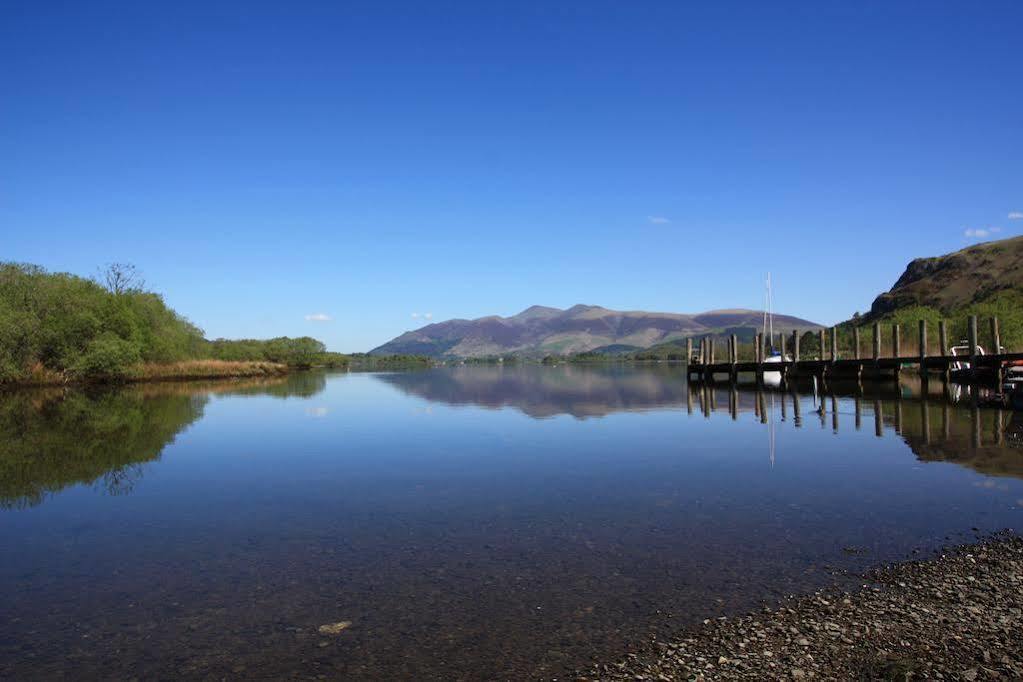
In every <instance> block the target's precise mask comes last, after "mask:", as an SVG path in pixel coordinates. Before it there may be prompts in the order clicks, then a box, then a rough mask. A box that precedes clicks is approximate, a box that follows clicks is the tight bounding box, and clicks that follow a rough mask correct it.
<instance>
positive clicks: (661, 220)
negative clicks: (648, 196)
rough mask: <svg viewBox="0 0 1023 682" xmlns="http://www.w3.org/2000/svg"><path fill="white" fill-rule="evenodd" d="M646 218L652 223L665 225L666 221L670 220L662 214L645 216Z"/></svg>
mask: <svg viewBox="0 0 1023 682" xmlns="http://www.w3.org/2000/svg"><path fill="white" fill-rule="evenodd" d="M646 219H647V220H649V221H650V222H651V224H653V225H667V224H668V223H670V222H671V220H669V219H668V218H665V217H664V216H662V215H650V216H647V217H646Z"/></svg>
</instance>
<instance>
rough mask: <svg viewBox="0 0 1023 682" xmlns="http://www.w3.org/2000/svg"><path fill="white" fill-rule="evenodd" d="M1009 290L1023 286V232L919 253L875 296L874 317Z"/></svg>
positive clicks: (944, 306)
mask: <svg viewBox="0 0 1023 682" xmlns="http://www.w3.org/2000/svg"><path fill="white" fill-rule="evenodd" d="M1003 289H1017V290H1020V289H1023V237H1014V238H1012V239H1003V240H1001V241H997V242H987V243H984V244H977V245H975V246H971V247H969V248H966V249H963V250H962V251H956V252H955V253H950V254H948V255H945V256H937V257H935V258H917V259H916V260H914V261H912V262H911V263H910V264H909V265H908V266H907V267H906V271H905V272H903V273H902V276H901V277H899V279H898V281H896V282H895V286H893V287H892V288H891V290H889V291H887V292H885V293H883V294H881V295H880V296H878V297H877V298H876V299H875V300H874V303H873V304H872V305H871V307H870V317H879V316H882V315H884V314H886V313H890V312H892V311H895V310H898V309H900V308H907V307H911V306H918V305H920V306H928V307H931V308H937V309H938V310H941V311H943V312H946V313H948V312H952V311H953V310H955V309H956V308H960V307H963V306H966V305H969V304H970V303H974V302H976V301H981V300H984V299H985V298H987V297H989V296H991V295H992V294H995V293H997V292H999V291H1001V290H1003Z"/></svg>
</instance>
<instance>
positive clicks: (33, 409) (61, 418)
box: [0, 373, 326, 509]
mask: <svg viewBox="0 0 1023 682" xmlns="http://www.w3.org/2000/svg"><path fill="white" fill-rule="evenodd" d="M325 386H326V376H325V375H324V374H323V373H302V374H295V375H291V376H288V377H272V378H260V379H255V380H248V379H247V380H241V381H228V382H224V381H221V382H180V383H174V382H171V383H154V384H139V385H136V386H128V387H123V388H108V389H89V390H65V389H38V390H35V389H32V390H30V389H20V390H14V391H9V392H5V393H2V394H0V508H7V509H11V508H24V507H32V506H35V505H38V504H40V503H41V502H42V501H43V500H45V498H46V497H47V495H50V494H53V493H56V492H59V491H61V490H63V489H65V488H67V487H70V486H73V485H76V484H87V485H95V486H97V487H98V488H100V489H101V490H103V491H104V492H106V493H107V494H110V495H122V494H126V493H129V492H131V490H132V489H133V487H134V486H135V484H136V483H137V482H138V480H139V479H140V478H141V477H142V473H143V468H144V467H143V465H144V464H145V463H147V462H151V461H154V460H157V459H158V458H159V457H160V454H161V453H162V452H163V450H164V448H166V447H167V446H168V445H169V444H171V443H172V442H174V439H175V437H176V436H177V435H178V434H179V433H180V432H181V431H183V430H184V429H185V428H187V427H188V426H189V425H190V424H192V423H194V422H196V421H197V420H199V419H200V418H201V417H202V416H203V411H204V409H205V407H206V405H207V404H208V403H209V401H210V397H211V396H212V395H214V394H217V395H236V396H246V395H267V396H272V397H277V398H289V397H303V398H304V397H310V396H312V395H315V394H316V393H319V392H320V391H322V390H323V389H324V387H325Z"/></svg>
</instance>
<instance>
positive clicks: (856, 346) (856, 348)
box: [853, 327, 860, 360]
mask: <svg viewBox="0 0 1023 682" xmlns="http://www.w3.org/2000/svg"><path fill="white" fill-rule="evenodd" d="M853 359H854V360H859V359H860V328H859V327H853Z"/></svg>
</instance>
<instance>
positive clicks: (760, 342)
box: [753, 332, 764, 365]
mask: <svg viewBox="0 0 1023 682" xmlns="http://www.w3.org/2000/svg"><path fill="white" fill-rule="evenodd" d="M753 343H754V344H756V348H754V349H753V362H755V363H757V364H758V365H759V364H760V363H762V362H763V361H764V335H763V333H761V332H757V335H756V338H754V340H753Z"/></svg>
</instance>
